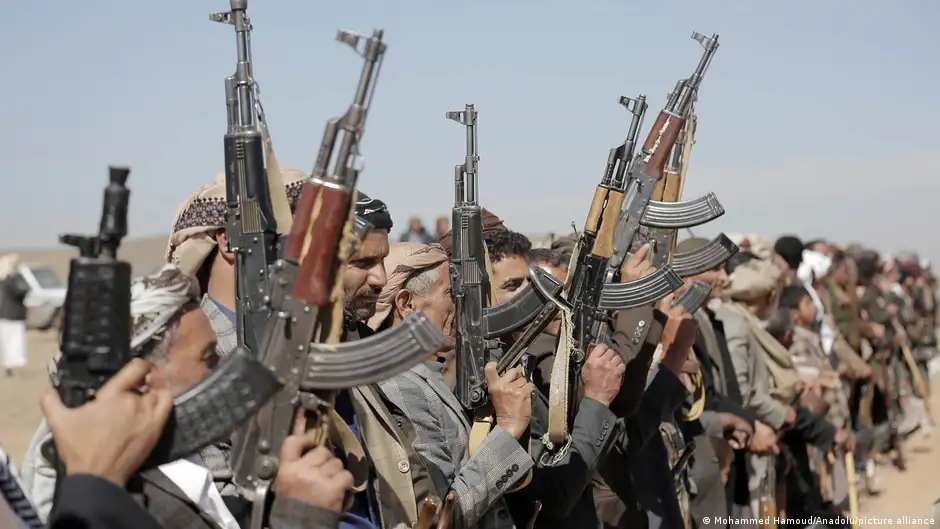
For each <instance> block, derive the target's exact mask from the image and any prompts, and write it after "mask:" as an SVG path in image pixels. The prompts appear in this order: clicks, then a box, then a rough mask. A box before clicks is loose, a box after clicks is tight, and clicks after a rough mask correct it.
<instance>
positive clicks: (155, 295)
mask: <svg viewBox="0 0 940 529" xmlns="http://www.w3.org/2000/svg"><path fill="white" fill-rule="evenodd" d="M199 298H200V293H199V283H198V282H197V281H196V280H195V279H194V278H193V277H191V276H189V275H187V274H185V273H183V271H182V270H181V269H180V268H179V267H177V266H176V265H173V264H166V265H163V267H162V268H161V269H160V270H158V271H157V272H156V273H154V274H151V275H148V276H143V277H138V278H136V279H134V281H133V282H132V283H131V349H132V350H133V352H134V353H135V354H141V353H142V351H146V350H147V348H148V347H147V346H148V345H151V342H152V341H153V340H159V339H160V337H161V336H162V334H163V331H165V330H166V328H167V326H168V325H169V324H170V322H171V321H172V320H173V317H174V316H176V315H177V314H178V313H179V311H180V310H181V309H182V308H183V307H185V306H186V305H187V304H189V303H198V302H199ZM61 356H62V353H61V352H59V353H58V354H56V357H55V358H54V359H53V360H52V361H50V363H49V366H48V367H49V376H50V377H52V379H53V381H54V382H56V383H58V380H57V376H56V373H57V372H58V369H57V362H58V360H59V358H61Z"/></svg>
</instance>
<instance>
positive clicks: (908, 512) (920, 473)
mask: <svg viewBox="0 0 940 529" xmlns="http://www.w3.org/2000/svg"><path fill="white" fill-rule="evenodd" d="M29 344H30V351H29V353H30V356H29V365H28V366H27V367H26V369H25V370H23V371H21V372H19V373H18V374H17V375H16V376H15V377H13V378H3V377H2V375H0V402H2V403H3V404H2V406H0V443H2V444H3V446H4V448H5V449H6V450H7V452H8V453H9V454H10V455H11V456H12V457H13V458H14V459H15V460H16V461H17V462H19V461H21V460H22V457H23V454H24V453H25V451H26V447H27V446H28V445H29V440H30V437H31V435H32V432H33V430H34V429H35V428H36V425H37V424H38V422H39V420H40V417H41V412H40V410H39V405H38V401H39V396H40V395H41V394H42V392H43V391H44V390H45V389H46V388H48V387H49V385H48V378H47V376H46V362H47V361H48V360H49V359H50V358H52V355H53V354H55V351H56V348H57V339H56V336H55V334H54V333H49V332H45V333H44V332H31V333H30V336H29ZM934 386H935V387H940V385H938V384H936V381H935V384H934ZM934 406H935V407H938V408H940V398H935V399H934ZM938 444H940V434H938V435H935V436H934V437H932V438H927V437H925V436H916V437H914V438H913V439H911V440H909V441H908V442H907V457H908V470H907V472H905V473H903V474H902V473H900V472H897V471H896V470H894V469H890V468H886V469H883V470H882V472H881V477H880V484H881V487H882V489H883V490H884V492H883V493H882V494H881V496H879V497H874V498H862V503H861V512H862V515H863V516H869V517H885V518H888V517H890V518H893V519H894V520H893V523H892V524H891V527H899V526H900V527H909V526H910V525H909V524H903V523H899V520H897V518H899V517H903V516H909V517H918V518H923V517H930V516H931V515H932V504H933V502H934V501H935V500H937V499H938V498H940V480H937V479H936V475H937V472H938V470H940V447H938ZM885 526H887V525H883V524H866V525H864V526H863V527H885Z"/></svg>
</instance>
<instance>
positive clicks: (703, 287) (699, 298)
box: [672, 281, 712, 314]
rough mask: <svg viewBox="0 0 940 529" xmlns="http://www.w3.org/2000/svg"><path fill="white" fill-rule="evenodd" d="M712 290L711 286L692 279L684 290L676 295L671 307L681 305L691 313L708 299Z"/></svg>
mask: <svg viewBox="0 0 940 529" xmlns="http://www.w3.org/2000/svg"><path fill="white" fill-rule="evenodd" d="M711 292H712V287H710V286H708V284H707V283H703V282H701V281H693V282H692V284H690V285H689V288H687V289H685V292H683V293H682V294H680V295H679V296H677V297H676V300H675V302H674V303H673V304H672V306H673V307H682V308H684V309H685V311H686V312H688V313H689V314H692V313H693V312H695V311H697V310H698V309H700V308H702V305H704V304H705V302H706V301H708V296H709V295H710V294H711Z"/></svg>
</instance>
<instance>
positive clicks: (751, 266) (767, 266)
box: [726, 259, 783, 303]
mask: <svg viewBox="0 0 940 529" xmlns="http://www.w3.org/2000/svg"><path fill="white" fill-rule="evenodd" d="M782 276H783V271H782V270H780V268H779V267H777V266H775V265H774V264H773V263H771V262H770V261H765V260H763V259H752V260H750V261H748V262H746V263H743V264H740V265H738V267H737V268H735V269H734V271H733V272H731V274H730V275H729V276H728V289H727V291H726V292H727V294H728V295H729V296H730V297H731V299H733V300H735V301H741V302H745V303H746V302H749V301H754V300H756V299H759V298H761V297H763V296H766V295H768V294H770V293H771V292H773V291H775V290H776V289H777V287H778V286H779V285H780V279H781V277H782Z"/></svg>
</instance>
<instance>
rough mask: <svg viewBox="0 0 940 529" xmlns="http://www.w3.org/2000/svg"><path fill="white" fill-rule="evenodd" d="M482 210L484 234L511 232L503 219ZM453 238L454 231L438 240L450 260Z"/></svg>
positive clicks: (449, 231)
mask: <svg viewBox="0 0 940 529" xmlns="http://www.w3.org/2000/svg"><path fill="white" fill-rule="evenodd" d="M481 209H482V211H481V215H482V217H483V233H487V232H491V231H509V228H507V227H506V225H504V224H503V221H502V219H500V218H499V217H497V216H496V215H494V214H493V213H492V212H490V211H489V210H488V209H486V208H481ZM453 237H454V236H453V230H448V231H447V233H445V234H444V235H441V237H440V238H439V239H438V242H439V243H440V245H441V247H442V248H443V249H444V251H445V252H447V257H448V258H450V256H451V254H452V253H453V246H454V240H453Z"/></svg>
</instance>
